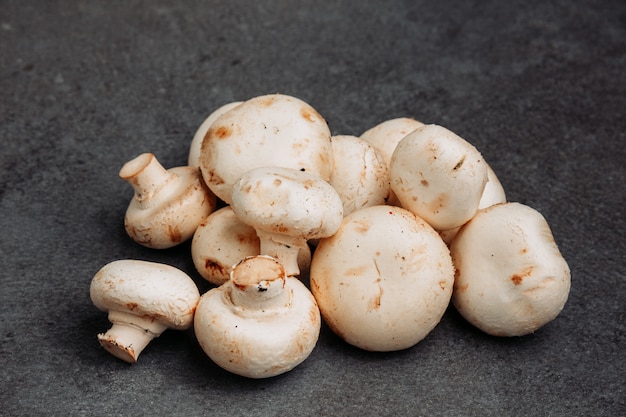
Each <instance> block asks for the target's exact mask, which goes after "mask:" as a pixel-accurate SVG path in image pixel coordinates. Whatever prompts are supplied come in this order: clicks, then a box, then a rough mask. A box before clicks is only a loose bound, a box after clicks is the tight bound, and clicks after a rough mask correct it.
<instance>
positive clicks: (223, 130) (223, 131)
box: [211, 126, 233, 139]
mask: <svg viewBox="0 0 626 417" xmlns="http://www.w3.org/2000/svg"><path fill="white" fill-rule="evenodd" d="M211 133H212V135H213V136H217V138H218V139H226V138H228V137H229V136H230V135H232V134H233V130H232V129H231V128H229V127H227V126H220V127H218V128H217V129H215V130H213V129H211Z"/></svg>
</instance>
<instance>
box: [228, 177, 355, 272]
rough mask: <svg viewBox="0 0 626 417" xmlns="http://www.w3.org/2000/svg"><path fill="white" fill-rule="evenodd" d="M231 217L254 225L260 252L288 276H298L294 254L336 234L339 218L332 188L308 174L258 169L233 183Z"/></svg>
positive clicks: (340, 212) (338, 203) (339, 208)
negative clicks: (281, 265)
mask: <svg viewBox="0 0 626 417" xmlns="http://www.w3.org/2000/svg"><path fill="white" fill-rule="evenodd" d="M231 207H232V208H233V211H234V213H235V215H236V216H237V217H238V218H239V219H240V220H241V221H242V222H244V223H246V224H248V225H250V226H252V227H254V228H255V230H256V232H257V235H258V236H259V239H260V242H261V254H262V255H269V256H273V257H274V258H276V259H278V261H279V262H280V263H282V264H283V266H284V267H285V270H286V271H287V275H289V276H295V275H299V273H300V269H299V267H298V262H297V260H298V253H299V252H300V251H301V250H302V248H304V247H305V246H306V245H307V240H309V239H319V238H322V237H327V236H330V235H332V234H333V233H335V231H337V229H338V228H339V225H340V224H341V221H342V219H343V204H342V202H341V198H340V197H339V194H337V191H335V189H334V188H333V187H332V186H331V185H330V184H329V183H328V182H326V181H324V180H322V179H321V178H319V177H318V176H317V175H313V174H311V173H308V172H303V171H297V170H294V169H290V168H282V167H261V168H255V169H252V170H250V171H248V172H246V173H245V174H244V175H243V176H242V177H241V178H240V179H239V180H238V181H237V182H236V183H235V185H234V187H233V191H232V205H231Z"/></svg>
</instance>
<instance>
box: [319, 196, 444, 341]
mask: <svg viewBox="0 0 626 417" xmlns="http://www.w3.org/2000/svg"><path fill="white" fill-rule="evenodd" d="M453 281H454V268H453V266H452V261H451V258H450V252H449V251H448V247H447V246H446V245H445V243H444V242H443V240H441V238H440V237H439V235H438V234H437V232H436V231H435V230H434V229H433V228H432V227H431V226H430V225H428V223H426V222H425V221H424V220H422V219H421V218H420V217H418V216H416V215H415V214H413V213H411V212H409V211H408V210H405V209H402V208H400V207H395V206H372V207H366V208H363V209H360V210H357V211H354V212H353V213H352V214H350V215H349V216H347V217H346V218H345V219H344V221H343V223H342V225H341V227H340V228H339V230H338V231H337V233H335V234H334V235H333V236H331V237H328V238H325V239H321V240H320V242H319V244H318V246H317V249H316V250H315V252H314V253H313V260H312V261H311V271H310V282H311V292H312V293H313V295H314V296H315V299H316V300H317V303H318V305H319V308H320V311H321V313H322V317H323V318H324V320H325V322H326V323H327V324H328V325H329V327H330V328H331V329H332V330H333V331H334V332H335V333H336V334H337V335H338V336H339V337H341V338H342V339H344V340H345V341H346V342H348V343H350V344H352V345H354V346H357V347H359V348H362V349H365V350H370V351H393V350H400V349H406V348H409V347H411V346H413V345H415V344H416V343H418V342H419V341H421V340H422V339H423V338H424V337H426V336H427V335H428V334H429V333H430V331H431V330H432V329H433V328H434V327H435V326H436V325H437V324H438V323H439V321H440V320H441V317H442V316H443V314H444V312H445V310H446V308H447V306H448V304H449V302H450V296H451V294H452V287H453Z"/></svg>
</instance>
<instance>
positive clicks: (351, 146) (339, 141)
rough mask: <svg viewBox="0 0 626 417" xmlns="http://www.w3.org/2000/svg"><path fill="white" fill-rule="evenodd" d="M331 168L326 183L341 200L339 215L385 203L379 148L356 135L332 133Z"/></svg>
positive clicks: (385, 183)
mask: <svg viewBox="0 0 626 417" xmlns="http://www.w3.org/2000/svg"><path fill="white" fill-rule="evenodd" d="M332 150H333V171H332V173H331V175H330V179H329V181H328V182H329V183H330V185H332V186H333V188H335V190H337V193H339V197H341V201H342V202H343V215H344V216H347V215H348V214H350V213H352V212H353V211H354V210H357V209H360V208H363V207H369V206H376V205H381V204H385V203H386V201H387V198H388V197H389V191H390V190H391V188H390V186H389V173H388V167H387V164H386V163H385V161H384V160H383V158H382V155H381V153H380V151H378V150H377V149H376V148H375V147H374V146H372V145H370V144H369V143H367V142H366V141H364V140H363V139H360V138H358V137H356V136H349V135H337V136H333V137H332Z"/></svg>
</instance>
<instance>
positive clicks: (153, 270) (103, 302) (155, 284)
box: [89, 259, 200, 363]
mask: <svg viewBox="0 0 626 417" xmlns="http://www.w3.org/2000/svg"><path fill="white" fill-rule="evenodd" d="M89 292H90V296H91V300H92V302H93V303H94V305H95V306H96V307H97V308H98V309H99V310H102V311H105V312H108V313H109V321H110V322H111V323H112V324H113V325H112V326H111V328H110V329H109V330H108V331H107V332H106V333H104V334H99V335H98V340H99V341H100V344H101V345H102V347H104V348H105V349H106V350H107V351H108V352H109V353H111V354H112V355H114V356H115V357H117V358H119V359H121V360H123V361H125V362H128V363H135V362H137V358H138V357H139V354H140V353H141V352H142V351H143V350H144V348H145V347H146V346H147V345H148V343H150V341H151V340H152V339H154V338H155V337H158V336H160V335H161V333H163V332H164V331H165V330H166V329H168V328H170V329H175V330H185V329H188V328H190V327H191V325H192V323H193V316H194V312H195V309H196V305H197V303H198V301H199V299H200V293H199V292H198V288H197V287H196V284H195V283H194V282H193V280H192V279H191V278H190V277H189V276H188V275H187V274H185V273H184V272H183V271H181V270H179V269H178V268H175V267H173V266H170V265H165V264H160V263H155V262H147V261H139V260H132V259H122V260H118V261H113V262H110V263H108V264H107V265H105V266H104V267H102V268H101V269H100V270H99V271H98V272H97V273H96V275H95V276H94V277H93V279H92V281H91V286H90V290H89Z"/></svg>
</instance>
